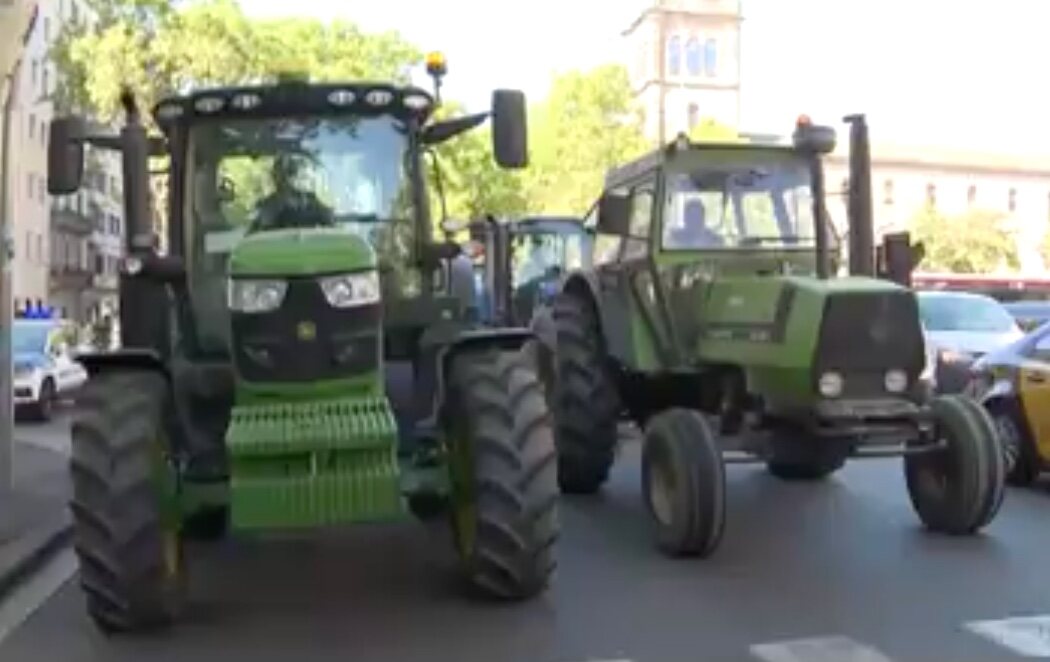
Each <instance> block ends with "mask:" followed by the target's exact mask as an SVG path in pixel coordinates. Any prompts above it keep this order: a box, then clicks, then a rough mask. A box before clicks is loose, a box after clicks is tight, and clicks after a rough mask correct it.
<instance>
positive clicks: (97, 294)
mask: <svg viewBox="0 0 1050 662" xmlns="http://www.w3.org/2000/svg"><path fill="white" fill-rule="evenodd" d="M89 18H90V17H89V15H88V13H87V10H86V6H85V5H84V4H83V2H82V1H81V0H52V1H49V2H41V3H39V15H38V18H37V21H36V25H35V27H34V29H33V31H32V33H31V35H30V37H29V40H28V42H27V44H26V49H25V52H24V53H23V64H22V67H21V69H20V71H19V76H18V79H17V81H16V90H15V91H16V104H15V108H14V114H13V118H12V122H13V124H12V142H11V149H12V153H13V158H12V159H11V161H12V164H11V168H10V170H9V172H8V173H7V176H8V177H9V186H10V191H11V203H12V221H13V233H12V234H13V239H14V248H15V257H14V262H13V286H14V298H15V305H16V308H20V307H22V306H24V305H25V303H26V302H27V301H31V302H34V303H35V302H36V301H37V300H39V301H41V302H44V303H47V304H48V305H51V306H53V307H54V308H55V309H57V310H59V311H64V312H65V314H67V315H68V316H70V317H73V318H77V319H79V320H80V321H87V320H88V319H89V318H91V317H93V316H94V315H95V313H96V310H97V308H98V305H97V304H98V303H99V302H109V303H110V304H113V302H114V301H115V298H116V289H115V285H116V280H115V274H116V270H117V265H118V261H119V258H120V255H121V241H120V239H119V233H120V231H121V229H122V228H121V226H122V221H121V216H122V213H121V212H122V207H121V204H120V184H119V173H120V170H119V163H118V162H117V160H116V159H115V158H114V156H113V155H110V154H102V155H99V156H98V161H99V163H100V164H101V166H100V167H101V172H100V173H94V174H92V173H91V172H87V173H86V175H87V176H86V180H85V186H84V188H83V189H82V190H81V191H80V192H78V193H76V194H74V195H71V196H62V197H61V198H52V197H51V196H49V195H48V194H47V139H48V125H49V122H50V120H51V118H52V116H53V114H54V108H53V104H52V103H51V100H50V95H51V94H52V93H53V92H54V90H55V85H56V76H57V72H56V70H55V67H54V65H52V64H51V63H50V62H49V57H48V55H49V50H50V48H51V46H52V44H53V43H54V40H55V39H56V38H57V36H58V34H59V32H60V30H61V29H62V26H63V25H64V24H66V23H67V22H69V21H83V20H89ZM89 170H90V169H89ZM74 216H76V217H79V221H77V222H73V221H71V219H72V217H74ZM71 224H72V225H73V226H74V231H70V225H71ZM97 256H101V259H98V258H97Z"/></svg>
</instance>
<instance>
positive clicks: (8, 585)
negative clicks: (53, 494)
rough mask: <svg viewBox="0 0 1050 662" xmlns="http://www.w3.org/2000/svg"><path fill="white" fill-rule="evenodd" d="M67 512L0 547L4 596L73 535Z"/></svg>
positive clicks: (0, 594)
mask: <svg viewBox="0 0 1050 662" xmlns="http://www.w3.org/2000/svg"><path fill="white" fill-rule="evenodd" d="M72 532H73V527H72V523H71V522H70V520H69V516H68V515H67V514H63V515H62V516H60V517H55V518H53V519H52V520H50V521H49V522H46V523H44V524H42V525H40V526H38V527H36V528H34V529H33V530H32V531H30V532H29V533H28V534H27V535H25V536H22V537H21V538H19V539H18V540H16V541H15V542H11V543H8V544H6V545H4V546H3V547H2V548H0V599H2V598H4V597H5V596H6V594H7V593H9V592H10V591H11V589H13V588H14V587H15V585H17V584H18V583H19V582H21V581H22V580H23V579H25V578H26V576H27V575H29V574H31V573H32V572H33V571H34V570H36V569H37V568H39V567H40V566H41V565H42V564H43V563H44V561H46V560H47V559H48V558H49V557H50V556H51V555H52V554H53V553H54V552H56V551H58V549H59V548H61V547H63V546H64V545H65V544H66V543H67V542H68V541H69V539H70V538H71V537H72Z"/></svg>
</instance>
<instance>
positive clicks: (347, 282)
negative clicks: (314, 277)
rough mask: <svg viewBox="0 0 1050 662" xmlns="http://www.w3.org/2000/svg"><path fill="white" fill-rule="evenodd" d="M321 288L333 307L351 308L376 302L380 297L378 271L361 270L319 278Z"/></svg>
mask: <svg viewBox="0 0 1050 662" xmlns="http://www.w3.org/2000/svg"><path fill="white" fill-rule="evenodd" d="M320 283H321V290H322V291H323V292H324V298H325V299H327V300H328V305H330V306H332V307H333V308H353V307H355V306H366V305H368V304H370V303H377V302H378V301H379V299H380V292H379V272H377V271H362V272H358V273H353V274H340V275H338V276H328V277H326V278H322V279H320Z"/></svg>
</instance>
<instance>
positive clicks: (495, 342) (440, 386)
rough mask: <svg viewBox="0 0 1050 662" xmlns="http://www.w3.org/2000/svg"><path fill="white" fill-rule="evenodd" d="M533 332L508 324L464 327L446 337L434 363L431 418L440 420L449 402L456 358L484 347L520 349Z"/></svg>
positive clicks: (439, 346)
mask: <svg viewBox="0 0 1050 662" xmlns="http://www.w3.org/2000/svg"><path fill="white" fill-rule="evenodd" d="M533 337H534V336H533V333H532V331H531V330H529V329H528V328H526V327H505V328H499V329H470V330H462V331H460V332H459V333H456V334H455V335H454V336H452V337H451V338H446V339H444V340H445V342H442V343H440V345H438V347H437V348H436V352H437V355H436V357H435V358H436V361H434V363H432V364H431V365H433V366H434V367H435V368H436V370H435V371H434V372H435V374H434V382H433V384H434V401H433V403H432V407H431V417H430V418H431V421H437V420H439V417H440V414H441V409H442V406H443V405H444V403H445V395H446V387H447V383H448V375H449V373H450V372H451V371H452V360H453V359H454V358H455V357H456V356H458V355H460V354H462V353H464V352H473V351H478V350H483V349H491V348H496V349H502V350H505V351H517V350H519V349H521V347H522V345H524V344H525V343H526V342H527V341H528V340H529V339H530V338H533Z"/></svg>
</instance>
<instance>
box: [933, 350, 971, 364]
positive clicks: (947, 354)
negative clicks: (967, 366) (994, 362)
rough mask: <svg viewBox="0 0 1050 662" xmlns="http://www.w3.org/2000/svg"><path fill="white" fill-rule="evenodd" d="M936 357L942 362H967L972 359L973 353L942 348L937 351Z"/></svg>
mask: <svg viewBox="0 0 1050 662" xmlns="http://www.w3.org/2000/svg"><path fill="white" fill-rule="evenodd" d="M937 358H938V359H940V360H941V361H943V362H944V363H969V362H970V361H973V359H974V355H973V354H971V353H969V352H963V351H959V350H955V349H942V350H940V351H939V352H938V353H937Z"/></svg>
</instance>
